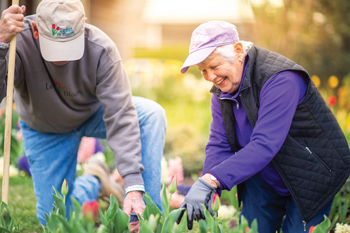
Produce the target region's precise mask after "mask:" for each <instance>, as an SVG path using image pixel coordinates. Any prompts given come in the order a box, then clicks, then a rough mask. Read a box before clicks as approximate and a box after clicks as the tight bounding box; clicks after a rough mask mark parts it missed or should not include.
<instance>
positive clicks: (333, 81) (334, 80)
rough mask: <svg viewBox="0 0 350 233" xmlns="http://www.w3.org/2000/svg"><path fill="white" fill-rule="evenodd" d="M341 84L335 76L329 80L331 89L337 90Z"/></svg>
mask: <svg viewBox="0 0 350 233" xmlns="http://www.w3.org/2000/svg"><path fill="white" fill-rule="evenodd" d="M338 84H339V80H338V78H337V77H335V76H334V75H332V76H331V77H329V79H328V85H329V86H330V87H331V88H336V87H337V86H338Z"/></svg>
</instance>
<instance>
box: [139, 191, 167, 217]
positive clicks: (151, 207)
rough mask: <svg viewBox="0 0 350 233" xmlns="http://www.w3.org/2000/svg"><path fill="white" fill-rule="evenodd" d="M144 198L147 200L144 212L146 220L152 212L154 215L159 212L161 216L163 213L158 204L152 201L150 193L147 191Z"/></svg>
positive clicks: (143, 215)
mask: <svg viewBox="0 0 350 233" xmlns="http://www.w3.org/2000/svg"><path fill="white" fill-rule="evenodd" d="M143 198H144V199H145V202H146V208H145V209H144V210H143V212H142V217H143V219H144V220H148V218H149V216H150V215H151V214H153V215H154V216H157V214H159V216H161V215H162V213H161V212H160V210H159V209H158V207H157V205H156V204H155V203H154V202H153V201H152V199H151V197H150V196H149V195H148V193H145V194H144V195H143Z"/></svg>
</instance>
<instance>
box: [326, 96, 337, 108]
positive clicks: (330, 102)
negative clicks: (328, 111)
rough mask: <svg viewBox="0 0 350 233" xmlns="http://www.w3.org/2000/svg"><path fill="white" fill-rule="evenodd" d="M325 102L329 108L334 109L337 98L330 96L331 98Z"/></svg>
mask: <svg viewBox="0 0 350 233" xmlns="http://www.w3.org/2000/svg"><path fill="white" fill-rule="evenodd" d="M327 102H328V104H329V106H332V107H334V106H335V105H336V104H337V97H335V96H334V95H332V96H330V97H328V99H327Z"/></svg>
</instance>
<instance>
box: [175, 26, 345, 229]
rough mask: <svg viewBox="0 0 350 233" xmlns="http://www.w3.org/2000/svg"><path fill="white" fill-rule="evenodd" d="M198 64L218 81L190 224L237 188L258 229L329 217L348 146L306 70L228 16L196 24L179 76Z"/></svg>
mask: <svg viewBox="0 0 350 233" xmlns="http://www.w3.org/2000/svg"><path fill="white" fill-rule="evenodd" d="M193 65H197V66H198V68H199V70H200V71H201V72H202V75H203V77H204V79H205V80H207V81H209V82H212V83H213V84H214V85H213V87H212V89H211V92H212V93H213V94H212V98H211V112H212V122H211V125H210V136H209V140H208V144H207V146H206V150H205V154H206V159H205V162H204V167H203V176H202V177H201V178H199V179H198V180H197V181H196V183H195V184H194V185H193V186H192V188H191V190H190V192H189V193H188V194H187V196H186V198H185V201H184V202H183V204H182V207H185V208H186V209H187V216H188V228H190V229H191V228H192V224H193V220H199V219H203V218H205V217H204V214H203V209H202V206H201V204H204V206H205V207H206V208H207V209H208V210H209V211H210V212H211V213H213V212H212V209H211V200H212V197H213V194H214V193H217V192H218V193H220V192H221V191H222V190H230V189H232V187H233V186H235V185H237V187H238V199H239V202H240V203H241V202H243V209H242V215H244V216H245V218H247V219H248V222H249V223H250V224H251V223H252V221H253V220H254V219H257V221H258V228H259V232H260V233H265V232H266V233H271V232H276V231H277V232H279V230H280V229H281V226H282V224H283V229H282V230H283V232H284V233H286V232H305V231H307V232H308V231H309V228H310V227H311V226H313V225H317V224H318V223H320V222H322V221H323V220H324V215H327V216H328V215H329V212H330V209H331V205H332V200H333V197H334V195H335V194H336V193H337V192H338V190H339V189H340V188H341V186H342V185H343V183H344V182H345V180H346V179H347V177H348V176H349V161H350V160H349V147H348V144H347V141H346V139H345V137H344V134H343V133H342V131H341V129H340V127H339V125H338V123H337V121H336V119H335V117H334V116H333V114H332V112H331V110H330V109H329V108H328V106H327V105H326V103H325V102H324V100H323V98H322V96H321V95H320V93H319V91H318V89H317V88H316V86H315V85H314V83H313V82H312V81H311V79H310V77H309V75H308V73H307V71H306V70H305V69H304V68H303V67H301V66H300V65H298V64H296V63H295V62H293V61H291V60H289V59H287V58H286V57H283V56H281V55H279V54H277V53H274V52H271V51H269V50H266V49H263V48H259V47H257V46H253V45H252V43H249V42H244V41H240V40H239V37H238V32H237V30H236V27H235V26H234V25H232V24H230V23H227V22H222V21H209V22H206V23H203V24H202V25H200V26H199V27H198V28H196V29H195V30H194V32H193V34H192V38H191V46H190V54H189V56H188V58H187V59H186V61H185V62H184V64H183V66H182V68H181V72H182V73H185V72H186V71H187V70H188V67H189V66H193ZM284 216H285V218H283V217H284ZM181 218H182V215H181V216H180V218H179V219H178V221H180V219H181ZM283 221H284V222H283Z"/></svg>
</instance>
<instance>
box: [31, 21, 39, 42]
mask: <svg viewBox="0 0 350 233" xmlns="http://www.w3.org/2000/svg"><path fill="white" fill-rule="evenodd" d="M32 27H33V36H34V38H35V39H37V40H39V31H38V27H37V26H36V23H35V22H34V21H32Z"/></svg>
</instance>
